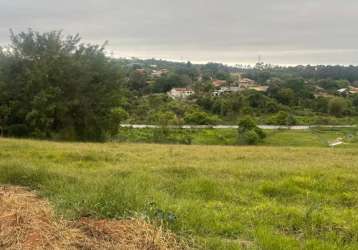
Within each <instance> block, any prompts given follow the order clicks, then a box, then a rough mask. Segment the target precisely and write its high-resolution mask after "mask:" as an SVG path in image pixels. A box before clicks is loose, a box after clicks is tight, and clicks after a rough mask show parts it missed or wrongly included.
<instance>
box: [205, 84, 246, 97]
mask: <svg viewBox="0 0 358 250" xmlns="http://www.w3.org/2000/svg"><path fill="white" fill-rule="evenodd" d="M239 91H240V88H239V87H236V86H231V87H221V88H220V89H218V90H215V91H214V92H213V93H212V95H213V96H220V95H222V94H225V93H235V92H239Z"/></svg>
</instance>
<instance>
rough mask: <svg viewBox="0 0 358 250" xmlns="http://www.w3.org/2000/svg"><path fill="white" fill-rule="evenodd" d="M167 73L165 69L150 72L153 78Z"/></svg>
mask: <svg viewBox="0 0 358 250" xmlns="http://www.w3.org/2000/svg"><path fill="white" fill-rule="evenodd" d="M168 73H169V70H167V69H160V70H153V71H152V74H151V75H152V77H154V78H160V77H162V76H163V75H166V74H168Z"/></svg>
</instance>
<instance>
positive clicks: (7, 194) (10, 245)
mask: <svg viewBox="0 0 358 250" xmlns="http://www.w3.org/2000/svg"><path fill="white" fill-rule="evenodd" d="M183 248H184V247H182V246H179V243H178V242H177V241H176V239H175V237H174V236H173V235H171V234H169V233H166V232H163V231H162V230H161V229H160V228H159V229H158V228H156V227H154V226H152V225H150V224H148V223H146V222H145V221H143V220H138V219H136V220H134V219H133V220H117V221H114V220H93V219H89V218H84V219H81V220H79V221H76V222H70V221H66V220H63V219H59V218H57V217H56V216H55V215H54V212H53V210H52V208H51V206H50V205H49V203H48V202H47V201H45V200H43V199H40V198H39V197H38V196H37V195H36V194H35V193H33V192H30V191H29V190H27V189H25V188H21V187H9V186H4V187H0V249H10V250H11V249H14V250H15V249H16V250H17V249H24V250H33V249H36V250H37V249H46V250H47V249H54V250H55V249H56V250H57V249H148V250H152V249H153V250H154V249H158V250H162V249H163V250H164V249H183Z"/></svg>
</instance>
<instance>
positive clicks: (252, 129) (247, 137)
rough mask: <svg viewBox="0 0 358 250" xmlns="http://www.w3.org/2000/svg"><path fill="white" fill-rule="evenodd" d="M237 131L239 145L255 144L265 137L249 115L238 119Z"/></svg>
mask: <svg viewBox="0 0 358 250" xmlns="http://www.w3.org/2000/svg"><path fill="white" fill-rule="evenodd" d="M238 132H239V133H238V142H239V144H241V145H256V144H258V143H259V142H261V141H262V140H263V139H264V138H265V137H266V134H265V132H264V131H263V130H262V129H260V128H259V127H257V125H256V122H255V121H254V120H253V119H252V118H251V117H249V116H247V117H245V118H244V119H242V120H240V122H239V131H238Z"/></svg>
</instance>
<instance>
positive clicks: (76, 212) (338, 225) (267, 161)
mask: <svg viewBox="0 0 358 250" xmlns="http://www.w3.org/2000/svg"><path fill="white" fill-rule="evenodd" d="M0 183H2V184H13V185H22V186H29V187H31V188H33V189H36V190H38V191H39V192H40V193H41V194H42V195H43V196H45V197H47V198H48V199H49V200H50V201H51V202H52V203H53V204H54V205H55V207H56V208H57V211H58V213H59V214H61V215H64V216H66V217H68V218H78V217H82V216H93V217H99V218H123V217H133V216H145V217H148V218H150V219H151V220H153V221H161V222H163V223H164V224H165V225H167V227H168V228H170V229H171V230H173V231H174V232H176V233H177V234H178V235H179V236H180V237H183V238H193V239H194V240H195V244H196V246H198V247H199V248H203V249H269V250H277V249H307V250H308V249H322V250H323V249H337V250H338V249H351V250H353V249H358V148H354V147H348V148H337V149H330V148H319V147H268V146H260V147H230V146H226V147H221V146H179V145H151V144H115V143H107V144H88V143H52V142H44V141H31V140H10V139H1V140H0Z"/></svg>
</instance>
